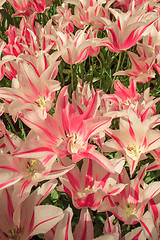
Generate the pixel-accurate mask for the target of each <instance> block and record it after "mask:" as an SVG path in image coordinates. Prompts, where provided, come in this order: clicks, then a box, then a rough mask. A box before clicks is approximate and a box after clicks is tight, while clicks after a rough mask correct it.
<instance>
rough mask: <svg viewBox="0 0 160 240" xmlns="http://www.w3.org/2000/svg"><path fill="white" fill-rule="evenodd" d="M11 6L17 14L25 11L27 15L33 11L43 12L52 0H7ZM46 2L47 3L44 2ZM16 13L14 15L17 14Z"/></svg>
mask: <svg viewBox="0 0 160 240" xmlns="http://www.w3.org/2000/svg"><path fill="white" fill-rule="evenodd" d="M8 2H9V3H10V4H11V5H12V7H13V8H14V9H15V10H16V11H17V14H18V15H21V14H22V13H25V15H26V16H27V17H28V16H30V15H31V14H32V13H33V12H35V11H36V12H37V13H39V12H40V13H41V12H44V10H45V9H46V7H47V6H50V5H51V4H52V0H49V1H46V0H8ZM46 2H47V4H46ZM17 14H16V15H17Z"/></svg>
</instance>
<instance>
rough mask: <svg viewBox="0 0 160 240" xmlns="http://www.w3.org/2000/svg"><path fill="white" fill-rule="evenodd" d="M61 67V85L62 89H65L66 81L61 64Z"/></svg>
mask: <svg viewBox="0 0 160 240" xmlns="http://www.w3.org/2000/svg"><path fill="white" fill-rule="evenodd" d="M59 67H60V71H59V74H60V77H61V84H62V87H64V85H65V80H64V77H63V68H62V64H61V63H60V64H59Z"/></svg>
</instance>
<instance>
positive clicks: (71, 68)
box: [70, 64, 74, 92]
mask: <svg viewBox="0 0 160 240" xmlns="http://www.w3.org/2000/svg"><path fill="white" fill-rule="evenodd" d="M70 70H71V92H72V91H73V81H74V79H73V67H72V64H70Z"/></svg>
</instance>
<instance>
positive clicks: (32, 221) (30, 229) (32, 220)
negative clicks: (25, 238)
mask: <svg viewBox="0 0 160 240" xmlns="http://www.w3.org/2000/svg"><path fill="white" fill-rule="evenodd" d="M33 225H34V212H33V214H32V218H31V221H30V224H29V234H30V233H31V232H32V229H33Z"/></svg>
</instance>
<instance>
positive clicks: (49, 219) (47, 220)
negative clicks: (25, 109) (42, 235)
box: [32, 215, 59, 232]
mask: <svg viewBox="0 0 160 240" xmlns="http://www.w3.org/2000/svg"><path fill="white" fill-rule="evenodd" d="M57 217H59V215H58V216H56V217H52V218H48V219H46V220H44V221H42V222H40V223H38V224H37V225H36V226H34V228H33V229H32V232H33V231H34V230H35V229H36V228H37V227H39V225H41V224H43V223H46V222H49V221H51V220H53V219H55V218H57Z"/></svg>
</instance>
